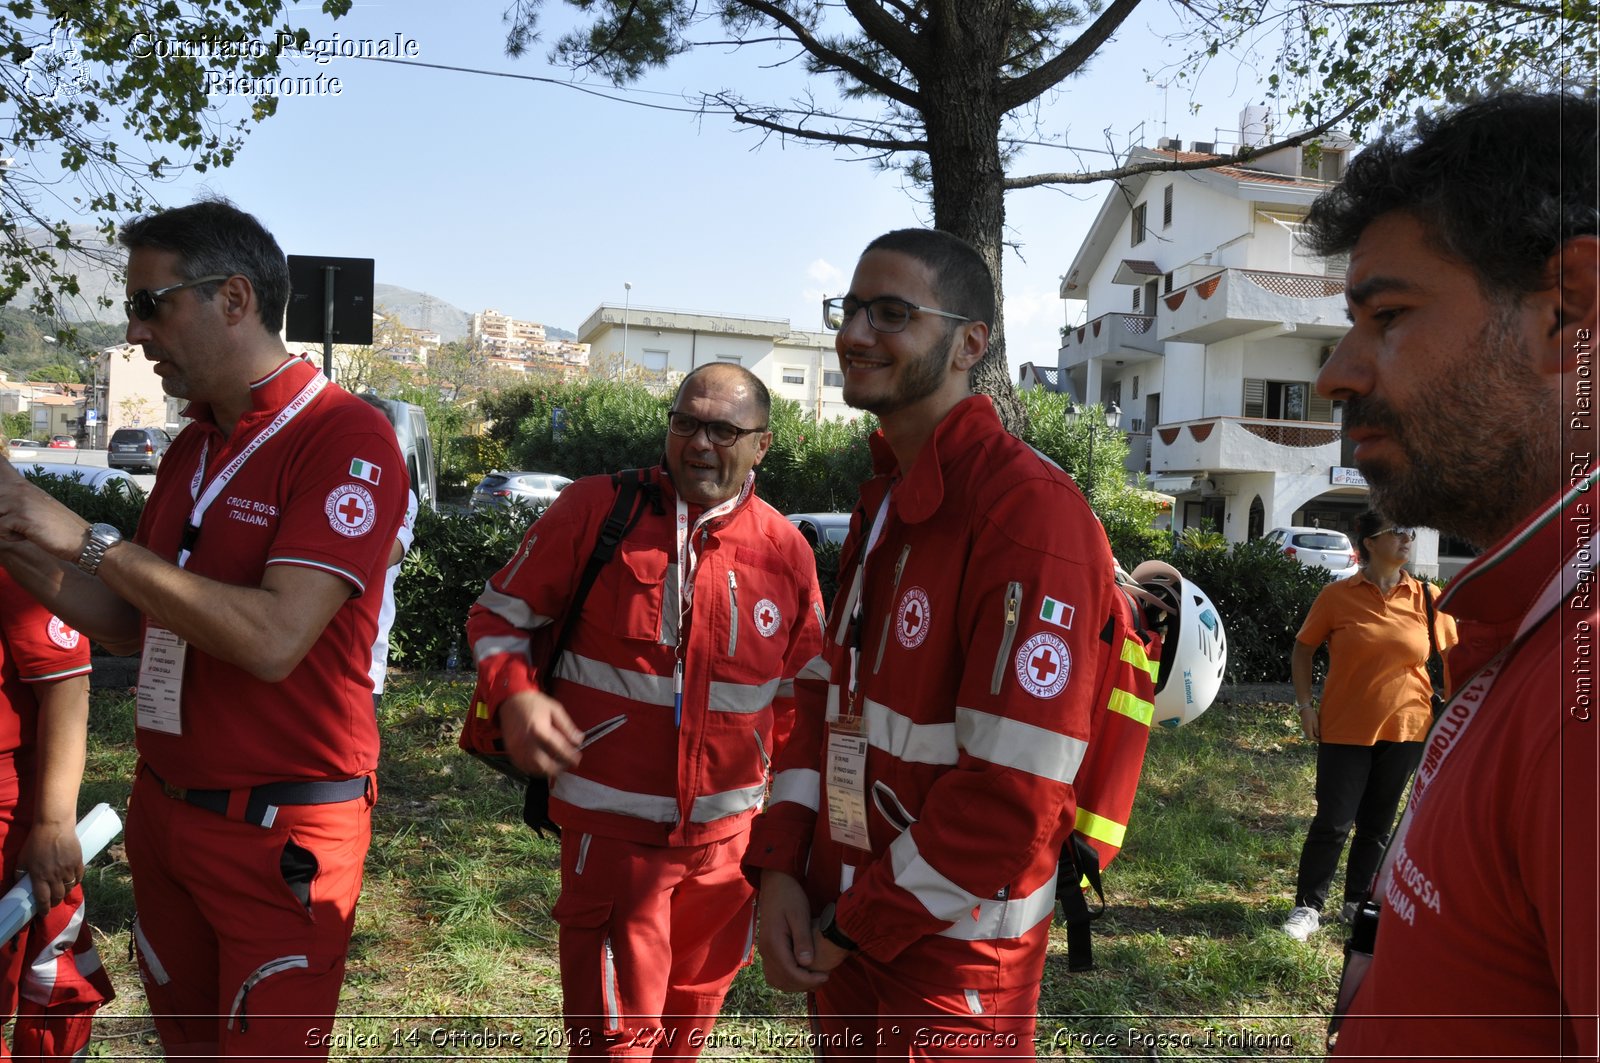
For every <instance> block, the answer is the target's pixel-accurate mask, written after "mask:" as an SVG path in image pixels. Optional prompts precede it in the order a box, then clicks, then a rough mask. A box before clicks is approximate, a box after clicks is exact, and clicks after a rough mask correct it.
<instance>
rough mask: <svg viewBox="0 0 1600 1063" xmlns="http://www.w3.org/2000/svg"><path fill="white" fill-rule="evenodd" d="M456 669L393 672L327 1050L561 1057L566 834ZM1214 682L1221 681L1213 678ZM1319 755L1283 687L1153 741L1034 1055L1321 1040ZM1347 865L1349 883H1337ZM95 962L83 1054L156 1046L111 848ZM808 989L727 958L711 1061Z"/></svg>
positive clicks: (1211, 1054)
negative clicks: (1302, 872)
mask: <svg viewBox="0 0 1600 1063" xmlns="http://www.w3.org/2000/svg"><path fill="white" fill-rule="evenodd" d="M470 693H471V689H470V685H469V682H468V680H467V679H466V678H463V677H457V676H447V675H426V674H425V675H410V676H407V675H395V676H394V677H392V679H391V681H390V687H389V693H388V694H387V695H386V696H385V702H384V706H383V711H382V713H381V727H382V732H383V740H384V750H383V761H382V766H381V768H380V770H379V778H380V783H381V786H382V791H381V793H380V795H379V801H378V806H377V814H376V817H375V821H374V831H373V844H372V852H371V855H370V856H369V857H368V861H367V879H366V888H365V892H364V893H363V895H362V899H361V906H360V909H359V912H358V916H357V920H356V933H355V940H354V943H353V945H352V948H351V953H350V965H349V975H348V978H347V980H346V983H345V987H344V996H343V998H342V1001H341V1009H340V1010H341V1018H340V1020H339V1021H338V1023H336V1024H335V1028H334V1029H332V1030H329V1031H326V1033H328V1034H329V1035H331V1036H332V1037H333V1039H334V1040H333V1041H332V1042H331V1043H332V1044H333V1045H334V1048H333V1052H332V1056H333V1058H335V1059H380V1058H393V1059H424V1058H462V1059H541V1058H561V1057H562V1056H563V1053H562V1051H561V1050H560V1049H559V1047H558V1046H559V1040H557V1039H558V1037H559V1033H560V1022H559V1016H560V985H559V977H558V974H557V964H556V934H555V924H554V923H553V922H552V921H551V919H550V906H551V905H552V904H553V903H554V900H555V890H556V886H557V883H558V874H557V863H558V861H557V856H558V852H557V847H556V845H555V843H554V842H552V841H549V840H545V839H541V838H538V837H536V836H535V835H534V834H533V833H532V832H531V831H529V830H527V829H526V828H525V827H523V826H522V823H521V819H520V809H521V802H520V795H518V794H517V793H515V792H514V791H513V790H511V789H510V788H509V786H507V785H506V784H503V783H502V782H501V781H500V780H499V777H498V776H496V775H495V774H494V773H493V772H491V771H489V770H488V769H487V768H483V767H482V766H480V765H479V764H477V763H476V762H475V761H473V760H471V759H470V758H468V757H466V756H465V755H463V754H462V753H461V752H460V751H459V750H458V749H457V748H456V742H455V735H456V730H457V728H458V726H459V724H458V720H459V716H460V713H461V711H462V706H463V705H464V704H465V701H466V699H467V697H468V695H469V694H470ZM1223 696H1224V697H1228V696H1229V691H1227V690H1224V692H1223ZM132 713H133V707H132V699H131V698H130V697H128V696H126V695H125V694H113V693H109V692H96V694H95V700H94V705H93V708H92V712H91V724H90V735H89V763H88V769H87V772H86V773H85V779H84V787H83V797H82V807H83V808H84V809H87V808H89V807H90V806H91V805H93V804H94V803H95V802H98V801H106V802H109V803H110V804H111V805H112V807H113V808H116V809H118V810H119V811H121V810H123V809H125V807H126V804H127V797H128V791H129V780H130V777H131V772H132V768H133V752H132V749H133V723H132ZM1314 759H1315V758H1314V751H1313V749H1312V747H1311V746H1310V745H1308V744H1307V743H1305V742H1303V741H1301V740H1300V739H1299V738H1298V725H1297V723H1296V722H1295V714H1294V710H1293V707H1292V706H1291V705H1288V704H1285V703H1282V702H1276V703H1275V702H1246V701H1243V700H1238V701H1235V702H1233V703H1231V704H1219V705H1217V706H1215V707H1213V708H1212V710H1211V711H1210V712H1209V713H1208V714H1207V715H1206V716H1205V717H1204V718H1203V719H1202V720H1201V721H1199V722H1198V723H1197V724H1195V725H1194V726H1191V727H1188V728H1185V729H1183V730H1181V731H1176V732H1161V733H1158V734H1155V735H1153V736H1152V739H1151V744H1150V754H1149V757H1148V760H1147V762H1146V766H1145V773H1144V782H1143V785H1142V787H1141V790H1140V795H1139V804H1138V808H1137V810H1136V812H1135V817H1134V820H1133V823H1132V826H1131V827H1130V829H1129V833H1128V843H1127V846H1126V848H1125V849H1124V850H1123V853H1122V855H1121V856H1120V857H1119V858H1118V859H1117V861H1116V862H1115V863H1114V864H1113V865H1112V866H1111V868H1110V869H1109V871H1108V872H1107V876H1106V880H1107V881H1106V886H1107V898H1108V901H1109V908H1108V911H1107V912H1106V914H1105V916H1104V917H1103V918H1101V919H1100V920H1099V921H1098V922H1097V923H1096V926H1095V942H1094V943H1095V958H1096V961H1097V969H1096V970H1094V971H1092V972H1087V973H1081V974H1070V973H1068V971H1067V967H1066V939H1065V936H1064V934H1063V933H1062V932H1061V931H1060V929H1059V928H1058V929H1057V931H1056V933H1055V936H1054V939H1053V941H1052V946H1051V954H1050V957H1049V960H1048V961H1047V966H1046V972H1045V979H1044V987H1043V994H1042V997H1041V1001H1040V1013H1041V1019H1040V1023H1039V1043H1038V1046H1037V1051H1038V1055H1039V1057H1040V1058H1048V1059H1088V1058H1117V1057H1123V1058H1129V1057H1132V1058H1138V1059H1143V1058H1149V1057H1150V1055H1151V1053H1152V1051H1153V1052H1154V1054H1155V1055H1156V1056H1157V1057H1159V1058H1163V1059H1180V1058H1222V1057H1229V1056H1232V1057H1242V1056H1251V1057H1257V1056H1263V1057H1290V1056H1309V1057H1320V1056H1321V1055H1322V1048H1321V1046H1322V1030H1323V1026H1324V1020H1323V1016H1322V1013H1323V1012H1325V1011H1326V1010H1327V1008H1328V1007H1329V1006H1331V1003H1332V997H1333V991H1334V986H1335V983H1336V981H1337V978H1338V972H1339V965H1340V949H1341V943H1342V936H1341V935H1340V934H1339V932H1338V931H1337V930H1336V929H1329V930H1324V931H1322V932H1321V933H1319V934H1317V935H1315V936H1314V937H1313V938H1312V940H1311V942H1310V943H1309V944H1300V943H1298V942H1295V941H1291V940H1290V939H1289V938H1287V937H1285V936H1284V935H1283V934H1281V933H1279V932H1278V930H1277V927H1278V924H1279V923H1281V922H1282V920H1283V918H1284V916H1285V914H1286V913H1287V910H1288V907H1289V903H1290V900H1291V895H1292V892H1293V878H1294V867H1295V864H1296V862H1297V860H1298V858H1299V851H1300V842H1301V840H1302V838H1303V836H1304V831H1305V827H1306V824H1307V823H1308V822H1309V819H1310V815H1311V811H1312V797H1311V794H1312V774H1313V766H1314ZM1341 881H1342V880H1341ZM84 886H85V889H86V891H87V893H88V897H89V911H90V917H91V920H92V922H93V923H94V925H95V927H96V929H97V931H98V933H99V945H100V953H101V956H102V958H103V959H104V960H105V962H106V965H107V968H108V969H109V970H110V972H111V976H112V980H113V982H114V983H115V984H116V986H117V990H118V992H119V993H120V994H121V996H120V997H119V998H118V999H117V1000H116V1001H115V1002H114V1003H113V1004H111V1005H110V1006H109V1007H108V1008H107V1009H106V1010H105V1011H104V1012H102V1013H101V1017H100V1019H99V1020H98V1021H97V1025H96V1033H95V1038H94V1042H93V1044H92V1045H91V1049H90V1051H91V1056H92V1057H93V1058H105V1059H111V1058H125V1059H134V1058H138V1059H153V1058H158V1057H159V1056H160V1051H159V1048H158V1047H157V1045H156V1042H155V1035H154V1032H153V1030H152V1028H151V1025H150V1022H149V1015H148V1009H147V1008H146V1007H145V1002H144V994H143V992H142V990H141V989H140V986H139V980H138V975H137V973H136V970H135V968H134V965H133V963H132V962H131V960H130V959H129V937H130V935H129V925H130V923H131V920H132V916H133V905H132V896H131V892H130V889H129V884H128V874H127V864H126V863H125V862H124V861H123V859H122V850H121V847H120V844H117V845H114V846H113V847H112V848H111V849H110V850H109V851H108V854H107V855H102V856H101V857H100V858H99V859H98V860H97V861H95V863H94V864H93V865H92V866H91V868H90V869H89V872H88V873H87V875H86V876H85V882H84ZM803 1012H804V1002H803V1000H802V999H801V998H799V997H796V996H793V995H789V994H782V993H777V992H774V991H772V990H770V989H768V988H767V987H766V985H765V983H763V982H762V980H761V976H760V971H759V966H757V967H752V968H750V969H747V970H745V971H743V972H741V973H740V975H739V978H738V980H737V981H736V982H735V983H734V988H733V992H732V993H731V994H730V996H729V999H728V1003H727V1006H726V1007H725V1009H724V1011H723V1019H722V1021H721V1022H720V1023H719V1024H718V1026H717V1027H716V1030H715V1032H714V1033H713V1034H712V1041H711V1043H710V1045H709V1046H708V1047H707V1049H706V1051H705V1052H704V1054H703V1056H702V1058H706V1059H777V1058H808V1053H806V1052H805V1051H804V1050H801V1049H797V1048H794V1047H785V1046H784V1045H783V1042H784V1041H785V1040H792V1035H797V1034H803V1032H804V1030H805V1026H804V1023H803V1022H802V1021H800V1020H798V1019H796V1018H795V1016H797V1015H801V1014H803Z"/></svg>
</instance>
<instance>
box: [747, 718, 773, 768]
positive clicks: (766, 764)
mask: <svg viewBox="0 0 1600 1063" xmlns="http://www.w3.org/2000/svg"><path fill="white" fill-rule="evenodd" d="M751 734H753V735H755V736H756V752H757V753H758V754H760V756H761V775H762V777H763V778H765V777H766V776H767V775H769V774H771V772H772V756H771V754H769V753H768V752H767V744H766V743H765V742H763V741H762V740H761V730H760V728H756V729H754V730H753V731H751Z"/></svg>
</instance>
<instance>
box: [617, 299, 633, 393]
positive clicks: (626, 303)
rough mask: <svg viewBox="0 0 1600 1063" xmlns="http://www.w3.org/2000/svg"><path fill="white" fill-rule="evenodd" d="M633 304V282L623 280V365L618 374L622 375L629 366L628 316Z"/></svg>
mask: <svg viewBox="0 0 1600 1063" xmlns="http://www.w3.org/2000/svg"><path fill="white" fill-rule="evenodd" d="M632 306H633V282H632V281H623V282H622V365H621V366H619V367H618V368H617V375H618V376H621V375H622V373H623V371H625V370H626V369H627V368H628V317H629V312H628V311H629V309H630V308H631V307H632Z"/></svg>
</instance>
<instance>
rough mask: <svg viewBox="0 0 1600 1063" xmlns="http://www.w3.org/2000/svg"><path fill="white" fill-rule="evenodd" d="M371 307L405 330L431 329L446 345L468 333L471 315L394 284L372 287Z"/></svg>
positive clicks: (432, 297) (430, 296) (441, 301)
mask: <svg viewBox="0 0 1600 1063" xmlns="http://www.w3.org/2000/svg"><path fill="white" fill-rule="evenodd" d="M372 304H373V306H375V307H377V308H378V309H379V310H381V311H388V312H389V313H391V314H393V315H394V316H395V317H397V318H399V319H400V323H401V324H403V325H405V326H407V327H408V328H420V329H432V330H433V331H434V332H437V333H438V334H439V338H440V339H442V340H444V342H446V343H451V342H453V341H455V340H464V339H466V338H467V333H469V332H471V331H472V315H471V314H469V313H468V312H467V311H465V310H460V309H457V308H456V307H454V306H451V305H450V304H449V303H447V302H445V301H444V300H443V299H439V298H436V297H434V296H432V295H429V294H428V293H427V292H417V291H412V290H411V289H410V288H402V287H400V286H399V285H395V284H374V285H373V286H372Z"/></svg>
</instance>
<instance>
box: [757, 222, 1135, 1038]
mask: <svg viewBox="0 0 1600 1063" xmlns="http://www.w3.org/2000/svg"><path fill="white" fill-rule="evenodd" d="M824 310H825V315H826V316H827V317H828V318H829V319H830V323H831V324H832V325H833V326H834V327H836V328H838V329H839V334H838V340H837V344H836V346H837V349H838V355H839V363H840V366H841V368H842V369H843V370H844V374H845V381H844V397H845V401H847V402H849V403H850V404H851V405H852V406H855V407H857V408H858V409H864V410H870V411H871V412H873V413H875V414H876V415H877V416H878V419H879V421H880V423H881V425H882V431H881V432H880V433H878V434H877V435H875V436H874V437H873V438H872V441H871V442H872V450H873V457H874V466H875V469H876V471H877V473H878V475H877V476H876V477H875V478H874V479H872V480H871V481H869V482H868V483H867V484H866V485H864V486H863V488H862V498H861V505H860V506H859V507H858V508H857V511H856V518H855V520H854V521H853V522H852V525H851V529H850V535H849V538H847V539H846V541H845V545H844V548H843V551H842V554H841V562H840V576H841V580H840V593H839V596H838V597H837V598H836V599H835V601H834V604H833V613H832V615H831V616H830V617H829V619H828V624H827V626H826V628H825V635H824V643H823V651H822V658H821V663H820V664H819V665H818V666H817V667H814V668H809V669H807V670H806V673H805V674H804V675H803V676H802V678H801V680H800V681H798V682H797V683H796V684H795V686H796V695H797V699H798V701H799V716H798V718H797V721H796V731H795V735H794V737H793V738H792V739H791V740H790V742H789V744H788V745H787V747H786V749H785V752H784V753H783V754H781V755H780V758H779V761H778V763H777V765H776V767H777V769H778V775H777V776H776V779H775V781H774V784H773V793H772V803H771V806H770V807H769V809H768V810H767V811H766V812H764V813H763V814H762V816H761V818H760V819H759V820H758V821H757V823H756V827H755V831H754V833H753V835H752V837H751V843H750V850H749V853H748V855H747V856H746V858H745V862H746V867H747V870H748V871H749V873H750V874H752V875H753V876H757V877H759V880H760V883H761V913H762V916H761V928H760V936H759V943H760V948H761V955H762V961H763V969H764V972H765V974H766V977H767V980H768V981H769V982H771V983H772V984H773V985H774V986H776V987H778V988H780V989H786V990H795V991H805V992H808V993H810V994H811V1000H812V1012H813V1015H814V1017H815V1021H816V1026H815V1030H816V1032H817V1037H816V1039H815V1045H814V1050H815V1051H816V1052H817V1054H818V1056H819V1058H828V1059H834V1058H879V1059H900V1060H904V1059H911V1058H915V1059H943V1058H955V1057H967V1058H982V1059H994V1058H1002V1057H1004V1058H1013V1057H1020V1056H1022V1055H1029V1056H1031V1055H1032V1053H1033V1031H1034V1026H1035V1014H1034V1013H1035V1009H1036V1007H1037V1004H1038V998H1039V982H1040V977H1041V975H1042V974H1043V970H1044V957H1045V947H1046V943H1047V940H1048V937H1049V930H1050V921H1051V916H1052V914H1053V913H1054V910H1055V899H1056V874H1057V861H1058V857H1059V855H1060V851H1061V846H1062V842H1063V841H1064V840H1065V839H1066V837H1067V836H1068V834H1069V832H1070V831H1071V830H1072V828H1073V824H1074V819H1075V815H1076V801H1075V794H1074V790H1073V781H1074V777H1075V774H1076V771H1077V768H1078V765H1079V764H1080V763H1081V762H1082V759H1083V756H1084V753H1085V751H1086V749H1087V743H1088V740H1089V726H1090V724H1089V721H1090V711H1091V708H1092V707H1093V702H1094V697H1095V693H1096V690H1097V689H1098V687H1099V685H1100V681H1101V679H1102V677H1103V676H1105V674H1106V670H1107V669H1108V668H1110V667H1112V666H1113V661H1112V655H1111V654H1110V652H1109V646H1108V645H1107V643H1106V642H1105V641H1102V638H1101V631H1102V628H1103V627H1104V625H1105V621H1106V618H1107V617H1109V616H1111V609H1112V607H1113V595H1114V594H1115V593H1116V591H1115V588H1114V585H1113V582H1112V578H1113V577H1112V572H1113V562H1112V558H1111V550H1110V547H1109V545H1108V544H1107V542H1106V537H1105V532H1104V531H1103V530H1102V528H1101V526H1100V524H1099V522H1098V521H1097V520H1096V519H1095V516H1094V514H1093V513H1092V512H1091V511H1090V509H1089V506H1088V503H1087V502H1086V501H1085V500H1084V497H1083V495H1082V494H1081V493H1080V492H1079V491H1078V489H1077V487H1076V486H1075V485H1074V484H1073V483H1072V481H1071V479H1070V478H1069V477H1068V476H1067V475H1066V473H1064V472H1062V471H1061V469H1059V468H1058V467H1056V466H1055V465H1054V464H1052V463H1051V462H1050V461H1049V460H1048V459H1046V458H1044V457H1043V456H1041V455H1040V454H1038V453H1037V452H1036V451H1034V450H1032V449H1031V448H1030V447H1028V446H1027V445H1026V444H1024V443H1022V442H1021V441H1020V440H1018V439H1016V438H1015V437H1013V436H1011V435H1009V434H1008V433H1007V432H1006V431H1005V429H1004V428H1003V427H1002V426H1001V424H1000V420H999V418H998V417H997V416H996V415H995V412H994V407H993V404H992V403H991V402H990V401H989V399H988V398H987V397H986V396H981V395H974V394H973V393H972V390H971V387H970V383H969V379H968V374H969V371H970V370H971V368H972V366H973V365H974V364H976V363H977V361H978V359H979V358H981V357H982V356H983V353H984V351H985V350H986V348H987V347H988V342H989V328H990V322H991V321H992V320H993V319H994V282H993V279H992V277H991V275H990V272H989V270H988V268H987V266H986V265H985V264H984V262H983V259H982V258H981V257H980V256H979V254H978V252H977V251H976V250H975V249H974V248H972V247H971V246H970V245H968V244H966V243H965V242H963V241H961V240H959V239H957V238H956V237H954V236H951V235H950V234H948V233H943V232H939V231H935V230H909V229H908V230H901V231H898V232H892V233H889V234H887V235H885V236H882V237H879V238H878V239H877V240H875V241H873V242H872V243H871V244H870V245H869V246H868V247H867V250H866V251H865V253H863V254H862V256H861V259H860V261H859V262H858V264H857V266H856V270H855V275H854V277H853V278H852V279H851V283H850V291H849V293H848V294H846V295H845V296H843V297H842V298H840V299H834V300H829V301H828V302H827V303H826V304H825V306H824Z"/></svg>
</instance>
